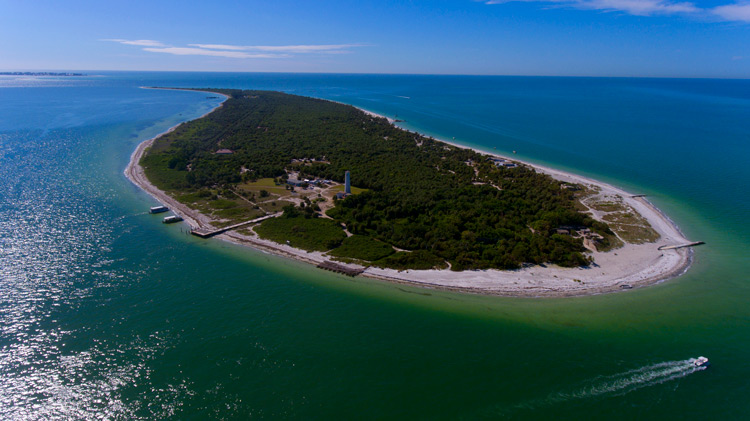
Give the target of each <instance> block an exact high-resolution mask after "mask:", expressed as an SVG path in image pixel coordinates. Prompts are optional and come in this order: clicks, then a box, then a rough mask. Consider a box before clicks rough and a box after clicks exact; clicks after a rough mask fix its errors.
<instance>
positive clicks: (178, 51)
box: [143, 47, 289, 58]
mask: <svg viewBox="0 0 750 421" xmlns="http://www.w3.org/2000/svg"><path fill="white" fill-rule="evenodd" d="M143 51H149V52H152V53H166V54H172V55H176V56H212V57H229V58H285V57H289V55H288V54H251V53H245V52H242V51H218V50H207V49H203V48H191V47H163V48H150V47H149V48H144V49H143Z"/></svg>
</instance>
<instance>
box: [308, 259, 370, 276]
mask: <svg viewBox="0 0 750 421" xmlns="http://www.w3.org/2000/svg"><path fill="white" fill-rule="evenodd" d="M318 267H319V268H321V269H325V270H330V271H331V272H336V273H343V274H344V275H346V276H357V275H359V274H360V273H362V272H364V271H365V270H364V268H362V269H358V268H352V267H349V266H344V265H340V264H338V263H333V262H331V261H330V260H326V261H325V262H323V263H321V264H319V265H318Z"/></svg>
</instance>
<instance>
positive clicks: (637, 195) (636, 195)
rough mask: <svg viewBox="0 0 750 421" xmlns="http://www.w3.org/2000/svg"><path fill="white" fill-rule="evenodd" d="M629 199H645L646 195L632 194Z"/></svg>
mask: <svg viewBox="0 0 750 421" xmlns="http://www.w3.org/2000/svg"><path fill="white" fill-rule="evenodd" d="M630 197H632V198H634V199H635V198H638V197H646V195H645V194H634V195H632V196H630Z"/></svg>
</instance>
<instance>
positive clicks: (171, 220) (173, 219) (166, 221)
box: [161, 215, 182, 224]
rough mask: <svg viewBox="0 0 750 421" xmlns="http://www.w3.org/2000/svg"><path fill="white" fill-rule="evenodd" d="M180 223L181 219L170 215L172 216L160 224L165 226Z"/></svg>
mask: <svg viewBox="0 0 750 421" xmlns="http://www.w3.org/2000/svg"><path fill="white" fill-rule="evenodd" d="M180 221H182V218H180V217H179V216H175V215H172V216H168V217H166V218H164V219H163V220H162V221H161V222H163V223H165V224H174V223H175V222H180Z"/></svg>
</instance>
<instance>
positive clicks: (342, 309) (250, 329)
mask: <svg viewBox="0 0 750 421" xmlns="http://www.w3.org/2000/svg"><path fill="white" fill-rule="evenodd" d="M87 73H90V74H91V76H86V77H81V78H54V77H44V78H41V77H0V418H2V419H50V418H57V419H88V418H109V419H139V418H144V419H162V418H170V417H171V418H175V419H233V418H237V419H246V418H248V417H251V416H252V417H256V418H271V419H277V418H295V419H299V418H302V419H309V418H321V419H338V418H347V419H351V418H359V419H384V418H396V419H412V418H421V419H456V418H463V419H477V418H479V419H550V418H554V419H581V418H595V419H605V418H606V419H634V418H637V419H673V418H679V419H747V417H748V416H750V401H748V400H747V398H746V397H747V395H748V393H750V381H749V379H750V364H748V363H747V361H748V357H750V351H748V350H749V349H750V306H749V305H748V302H750V276H749V275H748V269H749V268H750V259H749V258H748V254H747V252H748V246H749V245H750V244H749V243H750V241H748V239H749V238H750V224H748V223H747V218H748V216H750V195H749V194H748V193H749V189H748V187H747V186H748V183H749V182H750V169H749V168H750V166H749V165H748V160H749V158H750V146H749V145H750V81H740V80H694V79H603V78H602V79H592V78H536V77H528V78H527V77H476V76H398V75H304V74H239V73H238V74H232V73H150V72H87ZM140 86H175V87H223V88H252V89H273V90H282V91H286V92H290V93H295V94H300V95H308V96H315V97H321V98H327V99H333V100H336V101H341V102H345V103H350V104H353V105H356V106H359V107H362V108H365V109H368V110H371V111H374V112H378V113H380V114H384V115H387V116H390V117H394V116H397V118H399V119H402V120H405V121H404V122H403V123H400V124H402V125H403V127H405V128H408V129H410V130H418V131H421V132H424V133H427V134H430V135H433V136H435V137H439V138H444V139H453V138H455V141H456V142H460V143H463V144H466V145H470V146H473V147H477V148H481V149H484V150H487V151H492V152H498V153H505V154H513V151H515V152H516V155H515V156H516V157H517V158H519V159H524V160H528V161H532V162H537V163H541V164H545V165H549V166H553V167H556V168H561V169H565V170H569V171H573V172H576V173H579V174H583V175H587V176H590V177H594V178H597V179H601V180H604V181H607V182H610V183H612V184H615V185H618V186H621V187H624V188H626V189H628V190H629V191H632V192H637V193H645V194H648V195H649V197H650V199H651V200H652V201H653V202H654V203H655V204H656V205H657V206H658V207H659V208H661V209H662V210H663V211H665V213H667V214H668V215H669V216H670V217H672V219H674V220H675V222H676V223H677V224H678V225H679V226H680V228H681V229H682V230H683V232H684V233H685V234H686V235H687V236H688V237H689V238H691V239H695V240H702V241H705V242H706V243H707V244H706V245H705V246H701V247H699V248H696V249H695V252H696V253H695V259H696V260H695V264H694V265H693V267H692V268H691V269H690V271H689V272H688V273H687V274H685V275H683V276H682V277H679V278H677V279H673V280H670V281H667V282H664V283H662V284H659V285H656V286H653V287H649V288H644V289H639V290H633V291H628V292H623V293H616V294H608V295H601V296H591V297H579V298H568V299H520V298H499V297H484V296H475V295H468V294H455V293H447V292H439V291H432V290H426V289H420V288H413V287H406V286H403V285H392V284H388V283H383V282H378V281H373V280H367V279H359V278H354V279H351V278H347V277H343V276H338V275H334V274H331V273H328V272H324V271H319V270H317V269H311V268H310V267H309V266H306V265H303V264H300V263H296V262H291V261H287V260H284V259H281V258H277V257H274V256H269V255H266V254H263V253H260V252H255V251H252V250H248V249H244V248H240V247H237V246H234V245H231V244H227V243H224V242H221V241H216V240H209V241H206V240H200V239H197V238H194V237H192V236H190V235H188V234H187V233H186V228H187V227H185V226H180V225H171V226H164V225H163V224H161V223H160V220H161V218H159V217H157V216H152V215H149V214H148V213H147V210H148V207H149V206H152V205H154V204H156V203H155V202H154V200H153V199H152V198H150V197H149V196H148V195H146V194H145V193H143V192H141V191H140V190H139V189H138V188H137V187H135V186H134V185H132V184H131V183H130V182H129V181H128V180H127V179H126V178H125V177H124V175H123V170H124V168H125V166H126V165H127V162H128V159H129V156H130V154H131V153H132V151H133V150H134V148H135V146H136V145H137V144H138V143H140V142H141V141H143V140H145V139H147V138H149V137H152V136H154V135H156V134H158V133H160V132H162V131H164V130H166V129H167V128H169V127H171V126H173V125H175V124H177V123H179V122H180V121H185V120H189V119H192V118H196V117H197V116H200V115H202V114H204V113H205V112H206V111H208V110H210V109H211V108H212V107H214V106H216V104H217V103H218V101H219V100H217V99H212V98H208V96H210V95H206V94H204V93H197V92H178V91H163V90H162V91H160V90H145V89H139V87H140ZM699 355H705V356H707V357H709V358H710V359H711V361H712V366H711V367H710V368H708V369H705V370H699V369H695V368H693V367H692V365H691V363H690V358H694V357H697V356H699Z"/></svg>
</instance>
